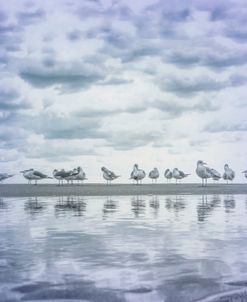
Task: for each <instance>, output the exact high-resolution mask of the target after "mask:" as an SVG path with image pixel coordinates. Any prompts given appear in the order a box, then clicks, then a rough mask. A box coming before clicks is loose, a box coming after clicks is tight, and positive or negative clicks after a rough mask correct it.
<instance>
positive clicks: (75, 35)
mask: <svg viewBox="0 0 247 302" xmlns="http://www.w3.org/2000/svg"><path fill="white" fill-rule="evenodd" d="M81 38H82V32H81V31H79V30H77V29H75V30H73V31H70V32H69V33H67V39H68V40H69V41H71V42H76V41H78V40H80V39H81Z"/></svg>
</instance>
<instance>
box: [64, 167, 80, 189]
mask: <svg viewBox="0 0 247 302" xmlns="http://www.w3.org/2000/svg"><path fill="white" fill-rule="evenodd" d="M77 175H78V169H77V168H74V169H73V170H70V171H68V172H67V176H65V177H64V179H65V180H66V181H67V183H68V184H69V181H71V184H72V185H73V181H74V180H76V177H77Z"/></svg>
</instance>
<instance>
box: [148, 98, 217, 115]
mask: <svg viewBox="0 0 247 302" xmlns="http://www.w3.org/2000/svg"><path fill="white" fill-rule="evenodd" d="M151 108H156V109H158V110H160V111H161V112H164V113H167V114H168V118H175V117H178V116H180V115H182V114H184V113H186V112H210V111H212V112H213V111H217V110H219V108H220V106H219V104H218V103H214V102H213V101H209V100H208V99H201V100H200V101H197V102H196V103H192V104H187V103H186V102H183V101H182V100H180V102H175V101H161V100H156V101H154V102H153V103H152V106H151Z"/></svg>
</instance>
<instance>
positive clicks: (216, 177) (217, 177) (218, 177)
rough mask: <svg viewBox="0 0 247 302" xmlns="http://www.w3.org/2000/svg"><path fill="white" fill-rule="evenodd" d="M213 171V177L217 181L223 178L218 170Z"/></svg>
mask: <svg viewBox="0 0 247 302" xmlns="http://www.w3.org/2000/svg"><path fill="white" fill-rule="evenodd" d="M211 173H212V178H213V180H215V181H218V180H220V179H221V175H220V173H219V172H218V171H216V170H215V169H211Z"/></svg>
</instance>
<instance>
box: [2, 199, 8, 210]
mask: <svg viewBox="0 0 247 302" xmlns="http://www.w3.org/2000/svg"><path fill="white" fill-rule="evenodd" d="M7 207H8V205H7V203H6V202H5V201H4V200H3V198H0V210H5V209H7Z"/></svg>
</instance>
